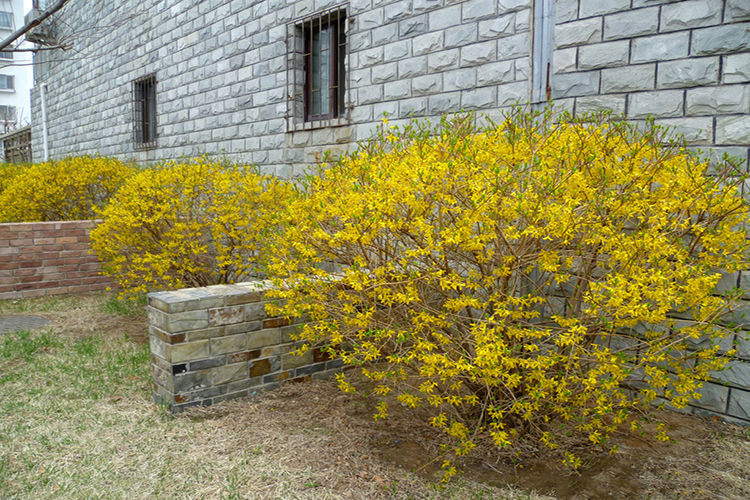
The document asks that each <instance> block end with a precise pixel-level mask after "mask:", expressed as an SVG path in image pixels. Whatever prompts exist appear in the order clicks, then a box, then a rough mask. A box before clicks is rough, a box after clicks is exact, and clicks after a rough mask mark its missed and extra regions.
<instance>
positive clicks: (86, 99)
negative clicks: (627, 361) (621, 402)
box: [32, 0, 750, 422]
mask: <svg viewBox="0 0 750 500" xmlns="http://www.w3.org/2000/svg"><path fill="white" fill-rule="evenodd" d="M45 29H48V31H49V33H50V34H51V36H52V38H53V39H54V41H55V42H56V43H57V44H60V45H62V46H64V47H65V50H62V49H56V50H47V51H44V52H40V53H39V54H38V55H37V56H36V60H35V71H36V75H35V80H36V82H35V83H36V85H35V87H34V89H33V91H32V110H33V117H34V119H33V144H34V148H35V151H34V157H35V158H36V159H39V158H41V157H42V155H41V154H40V152H39V149H40V148H41V147H42V145H43V144H45V143H46V144H47V145H48V148H49V155H50V156H51V157H53V158H55V157H64V156H66V155H78V154H95V153H99V154H104V155H112V156H118V157H121V158H124V159H131V158H132V159H135V160H137V161H140V162H148V161H155V160H162V159H170V158H179V157H183V156H195V155H199V154H202V153H216V154H226V155H227V156H230V157H232V158H235V159H240V160H242V161H247V162H253V163H257V164H259V165H260V166H261V167H262V168H263V169H264V171H266V172H272V173H275V174H277V175H281V176H294V175H298V174H299V173H301V172H302V170H303V169H304V168H305V167H306V166H307V165H309V164H311V163H315V162H318V161H320V159H321V158H322V152H323V151H324V150H332V151H334V152H335V151H341V150H344V149H347V148H352V147H353V146H354V144H355V143H356V141H359V140H362V139H365V138H367V137H368V136H369V135H370V134H371V133H372V131H373V130H374V129H375V128H376V127H377V126H378V124H379V123H380V120H381V119H382V117H383V116H384V114H387V115H388V116H389V119H390V121H391V122H398V121H400V120H408V119H410V118H411V117H427V118H430V119H436V118H437V117H439V116H440V115H441V114H444V113H449V112H455V111H460V110H477V111H479V112H480V113H486V114H488V115H489V116H490V117H493V118H497V117H498V116H499V115H500V114H501V113H502V111H503V109H507V107H508V106H511V105H513V104H514V103H517V102H520V103H526V102H534V103H541V102H545V101H546V100H547V99H549V98H552V99H554V100H555V101H556V102H557V103H558V104H559V105H561V106H564V107H566V108H568V109H570V110H571V111H573V112H574V113H577V114H580V113H582V112H584V111H588V110H592V109H597V108H604V109H610V110H613V111H614V112H615V113H617V114H619V115H622V116H625V117H627V118H628V119H632V120H645V119H646V118H647V117H648V116H651V117H653V118H654V119H655V120H656V123H659V124H663V125H668V126H671V127H674V129H675V131H676V132H677V133H681V134H684V136H685V138H686V139H687V140H688V141H689V143H690V145H691V147H696V148H701V149H704V150H708V151H711V152H713V154H723V153H729V154H730V155H732V156H734V157H739V158H740V160H741V161H742V162H743V163H744V164H745V167H747V165H748V157H749V156H750V1H749V0H463V1H461V0H348V1H346V0H299V1H292V0H149V1H139V0H120V1H117V2H112V1H108V0H88V1H84V0H70V1H69V2H68V3H67V4H66V6H65V7H64V9H63V10H62V11H60V12H59V13H58V14H56V15H55V16H54V18H53V21H52V24H51V26H48V27H46V28H45ZM316 44H317V45H316ZM316 60H317V62H316ZM316 64H317V66H316ZM316 80H317V90H316V83H315V82H316ZM326 89H327V91H326ZM316 92H317V94H316ZM42 97H44V106H42ZM43 108H44V109H43ZM43 111H44V112H43ZM747 279H748V274H747V273H740V274H735V275H732V276H727V277H725V279H724V280H723V281H722V286H725V287H732V286H737V285H743V286H744V285H746V283H747ZM745 288H746V289H748V288H750V287H748V286H745ZM748 299H749V300H750V295H749V296H748ZM748 304H749V305H750V302H749V303H748ZM744 309H746V310H747V312H750V307H746V308H744ZM737 322H738V323H740V324H742V325H744V327H745V328H747V329H748V330H750V314H749V315H748V316H746V317H743V316H741V315H740V314H738V316H737ZM733 340H734V341H735V343H736V344H737V345H738V346H739V352H738V357H737V359H736V360H735V361H733V362H732V365H733V369H732V370H731V371H730V372H727V373H726V374H724V375H723V377H724V380H723V381H722V382H717V383H710V384H707V385H706V387H705V388H704V393H705V396H704V398H702V399H701V401H699V402H697V403H696V406H695V410H696V411H712V412H716V413H721V414H724V415H727V416H728V418H731V419H737V420H739V421H743V422H750V347H748V346H750V344H749V343H747V342H746V341H745V340H744V339H743V338H742V336H738V337H737V338H735V339H733ZM724 348H729V345H727V346H724Z"/></svg>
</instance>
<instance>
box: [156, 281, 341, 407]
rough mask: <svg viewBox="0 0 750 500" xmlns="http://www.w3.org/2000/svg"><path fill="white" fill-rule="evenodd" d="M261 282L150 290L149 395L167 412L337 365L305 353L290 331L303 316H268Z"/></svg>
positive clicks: (324, 372)
mask: <svg viewBox="0 0 750 500" xmlns="http://www.w3.org/2000/svg"><path fill="white" fill-rule="evenodd" d="M266 286H267V284H266V283H264V282H251V283H242V284H237V285H216V286H209V287H206V288H190V289H184V290H177V291H173V292H158V293H150V294H149V296H148V319H149V337H150V342H151V359H152V365H151V369H152V374H153V377H154V397H155V398H156V400H157V401H159V402H160V403H162V404H165V405H168V406H169V407H170V408H171V409H172V410H173V411H180V410H182V409H184V408H186V407H189V406H196V405H203V406H207V405H211V404H214V403H218V402H220V401H224V400H227V399H232V398H238V397H244V396H247V395H249V394H251V393H253V392H256V391H262V390H269V389H274V388H276V387H278V386H279V384H280V383H282V382H284V381H293V382H302V381H308V380H316V379H319V378H323V377H328V376H331V375H333V374H335V373H338V372H339V371H340V370H341V366H342V362H341V360H340V359H337V360H329V359H328V356H327V355H326V354H325V353H324V352H322V351H321V350H320V349H319V348H316V349H311V350H309V351H308V352H306V353H305V354H304V355H301V356H300V355H298V354H295V353H294V352H293V351H295V350H296V349H297V347H299V346H300V344H299V343H298V342H294V341H293V340H292V337H291V335H292V334H293V333H294V331H295V330H296V329H297V328H298V327H299V325H300V324H302V323H303V322H301V321H295V322H294V323H290V322H289V321H288V320H287V319H285V318H280V317H269V316H268V315H267V314H266V309H265V307H266V298H265V290H266V288H265V287H266Z"/></svg>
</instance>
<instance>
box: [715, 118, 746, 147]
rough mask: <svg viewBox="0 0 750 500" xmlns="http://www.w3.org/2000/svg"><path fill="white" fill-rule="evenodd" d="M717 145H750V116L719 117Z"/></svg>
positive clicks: (717, 120) (717, 122)
mask: <svg viewBox="0 0 750 500" xmlns="http://www.w3.org/2000/svg"><path fill="white" fill-rule="evenodd" d="M716 144H719V145H730V144H750V115H747V114H746V115H741V116H720V117H718V118H717V119H716Z"/></svg>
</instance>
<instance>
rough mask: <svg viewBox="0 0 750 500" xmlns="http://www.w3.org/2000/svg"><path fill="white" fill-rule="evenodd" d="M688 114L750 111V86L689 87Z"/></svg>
mask: <svg viewBox="0 0 750 500" xmlns="http://www.w3.org/2000/svg"><path fill="white" fill-rule="evenodd" d="M686 106H687V108H686V113H687V114H688V115H717V114H727V113H748V112H750V86H748V85H725V86H722V87H700V88H696V89H689V90H688V91H687V98H686Z"/></svg>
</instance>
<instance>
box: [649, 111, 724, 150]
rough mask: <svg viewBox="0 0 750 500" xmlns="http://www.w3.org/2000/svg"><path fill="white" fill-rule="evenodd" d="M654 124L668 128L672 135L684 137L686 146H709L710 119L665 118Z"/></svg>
mask: <svg viewBox="0 0 750 500" xmlns="http://www.w3.org/2000/svg"><path fill="white" fill-rule="evenodd" d="M656 124H657V125H661V126H663V127H670V128H671V129H672V133H673V134H674V135H678V136H684V138H685V140H686V141H687V142H688V144H710V143H711V139H712V137H713V129H714V126H713V119H711V118H703V117H690V118H666V119H660V120H656Z"/></svg>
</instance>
